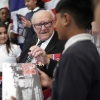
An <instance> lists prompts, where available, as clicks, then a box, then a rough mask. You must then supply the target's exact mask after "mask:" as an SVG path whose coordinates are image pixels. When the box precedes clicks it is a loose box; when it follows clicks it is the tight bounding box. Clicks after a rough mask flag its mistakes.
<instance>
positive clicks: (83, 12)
mask: <svg viewBox="0 0 100 100" xmlns="http://www.w3.org/2000/svg"><path fill="white" fill-rule="evenodd" d="M59 12H60V13H61V16H62V15H63V14H64V13H69V14H70V15H71V16H72V17H73V19H74V21H75V23H76V25H77V26H78V27H79V28H85V29H87V28H88V27H89V26H90V25H91V22H92V21H93V9H92V0H60V1H59V2H58V4H57V6H56V13H59Z"/></svg>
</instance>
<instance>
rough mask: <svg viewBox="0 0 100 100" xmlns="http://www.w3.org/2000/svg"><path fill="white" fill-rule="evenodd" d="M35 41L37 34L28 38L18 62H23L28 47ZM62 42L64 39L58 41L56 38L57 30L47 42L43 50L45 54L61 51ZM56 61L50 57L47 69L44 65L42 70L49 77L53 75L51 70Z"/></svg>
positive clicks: (62, 47) (63, 42)
mask: <svg viewBox="0 0 100 100" xmlns="http://www.w3.org/2000/svg"><path fill="white" fill-rule="evenodd" d="M36 42H37V36H36V35H35V36H34V37H33V38H32V39H31V40H29V41H28V42H27V43H26V45H25V48H24V49H23V51H22V53H21V56H20V59H19V63H24V62H25V60H26V58H27V56H28V52H29V48H30V47H31V46H33V45H35V44H36ZM64 44H65V41H60V40H59V39H58V34H57V32H55V33H54V35H53V37H52V39H51V40H50V42H49V44H48V45H47V47H46V49H45V51H46V53H47V54H56V53H61V52H62V51H63V49H64ZM56 63H57V61H54V60H52V59H50V64H49V66H48V69H46V67H44V68H43V69H42V70H43V71H45V72H46V73H47V74H48V75H49V76H50V77H52V76H53V70H54V68H55V66H56Z"/></svg>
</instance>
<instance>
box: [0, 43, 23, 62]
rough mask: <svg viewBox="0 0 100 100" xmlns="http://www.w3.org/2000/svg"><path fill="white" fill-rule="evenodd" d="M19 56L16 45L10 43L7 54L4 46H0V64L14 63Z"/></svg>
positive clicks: (19, 50) (18, 48)
mask: <svg viewBox="0 0 100 100" xmlns="http://www.w3.org/2000/svg"><path fill="white" fill-rule="evenodd" d="M20 54H21V49H20V47H19V46H18V45H16V44H12V43H11V50H10V52H9V54H8V53H7V50H6V44H3V45H1V46H0V63H16V58H18V57H19V56H20Z"/></svg>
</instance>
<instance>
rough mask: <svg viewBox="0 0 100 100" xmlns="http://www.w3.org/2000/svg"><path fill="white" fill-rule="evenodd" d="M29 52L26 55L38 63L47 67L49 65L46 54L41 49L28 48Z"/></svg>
mask: <svg viewBox="0 0 100 100" xmlns="http://www.w3.org/2000/svg"><path fill="white" fill-rule="evenodd" d="M30 51H31V52H29V53H28V54H29V55H32V56H33V57H35V58H36V60H37V61H38V62H41V63H43V64H45V65H47V66H48V65H49V63H50V59H49V58H48V57H47V54H46V52H45V51H44V50H43V49H41V48H40V47H38V46H32V47H31V48H30Z"/></svg>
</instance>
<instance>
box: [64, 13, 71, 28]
mask: <svg viewBox="0 0 100 100" xmlns="http://www.w3.org/2000/svg"><path fill="white" fill-rule="evenodd" d="M70 22H71V16H70V15H69V14H68V13H64V14H63V24H64V26H67V25H69V24H70Z"/></svg>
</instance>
